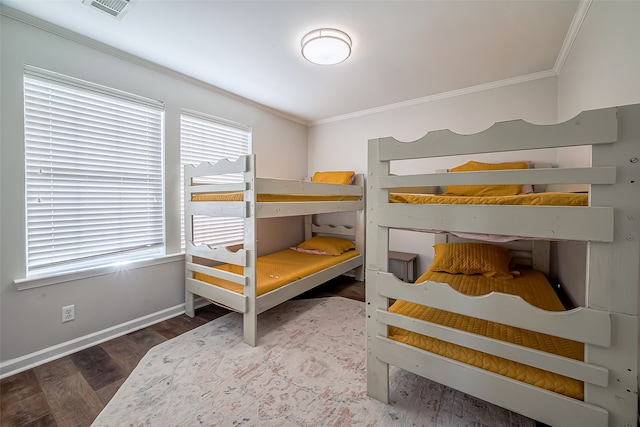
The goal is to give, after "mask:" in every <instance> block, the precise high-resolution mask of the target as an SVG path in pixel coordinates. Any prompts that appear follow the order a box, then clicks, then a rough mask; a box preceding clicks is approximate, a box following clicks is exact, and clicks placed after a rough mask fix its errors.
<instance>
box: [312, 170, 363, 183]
mask: <svg viewBox="0 0 640 427" xmlns="http://www.w3.org/2000/svg"><path fill="white" fill-rule="evenodd" d="M353 175H355V172H354V171H331V172H316V173H314V174H313V178H312V179H311V180H312V181H313V182H324V183H325V184H351V181H352V180H353Z"/></svg>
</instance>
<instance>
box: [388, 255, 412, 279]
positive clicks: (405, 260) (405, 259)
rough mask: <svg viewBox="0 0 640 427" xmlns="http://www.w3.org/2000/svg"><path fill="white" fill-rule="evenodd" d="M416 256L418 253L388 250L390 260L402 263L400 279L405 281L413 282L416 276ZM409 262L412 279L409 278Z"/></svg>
mask: <svg viewBox="0 0 640 427" xmlns="http://www.w3.org/2000/svg"><path fill="white" fill-rule="evenodd" d="M416 258H418V254H410V253H407V252H396V251H389V259H390V260H394V261H400V262H401V263H402V277H400V279H402V280H403V281H405V282H409V283H413V282H415V281H416V279H417V278H418V263H417V260H416ZM409 264H411V266H412V273H413V276H412V277H411V279H412V280H409Z"/></svg>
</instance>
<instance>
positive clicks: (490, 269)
mask: <svg viewBox="0 0 640 427" xmlns="http://www.w3.org/2000/svg"><path fill="white" fill-rule="evenodd" d="M433 248H434V249H435V259H434V260H433V264H432V265H431V267H429V269H430V270H431V271H443V272H446V273H451V274H459V273H462V274H482V275H483V276H486V277H494V278H496V279H513V275H512V274H511V272H510V271H509V263H510V262H511V254H510V253H509V250H508V249H507V248H503V247H502V246H496V245H491V244H489V243H442V244H438V245H435V246H434V247H433Z"/></svg>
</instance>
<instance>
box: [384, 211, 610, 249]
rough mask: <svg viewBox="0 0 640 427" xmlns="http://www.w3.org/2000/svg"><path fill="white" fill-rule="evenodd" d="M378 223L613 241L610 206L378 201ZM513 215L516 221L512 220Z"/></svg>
mask: <svg viewBox="0 0 640 427" xmlns="http://www.w3.org/2000/svg"><path fill="white" fill-rule="evenodd" d="M377 209H378V211H379V212H378V217H379V220H378V225H379V226H384V227H395V228H408V229H413V228H415V229H424V230H448V231H458V232H466V233H486V234H502V235H511V236H527V237H536V238H543V239H550V240H590V241H601V242H611V241H612V240H613V208H610V207H586V206H582V207H577V206H495V205H409V204H402V203H382V204H379V205H378V207H377ZM514 218H517V219H518V220H517V221H514V220H513V219H514Z"/></svg>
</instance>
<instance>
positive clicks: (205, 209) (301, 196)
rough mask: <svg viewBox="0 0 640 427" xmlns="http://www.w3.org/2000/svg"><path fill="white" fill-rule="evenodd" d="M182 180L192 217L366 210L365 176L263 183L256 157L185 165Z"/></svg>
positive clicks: (282, 180) (297, 214)
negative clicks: (258, 172)
mask: <svg viewBox="0 0 640 427" xmlns="http://www.w3.org/2000/svg"><path fill="white" fill-rule="evenodd" d="M327 174H331V173H327ZM184 176H185V206H186V208H187V210H188V214H191V215H206V216H226V217H239V218H251V217H253V218H275V217H285V216H299V215H313V214H321V213H332V212H349V211H359V210H363V209H364V186H363V178H362V175H353V177H350V176H348V175H347V174H345V173H343V172H336V173H335V175H334V176H335V177H337V179H336V180H334V181H335V182H341V183H332V182H331V181H332V179H333V178H329V179H326V176H325V177H323V179H322V180H321V181H324V182H315V181H305V180H298V181H296V180H284V179H273V178H259V177H257V176H256V160H255V155H245V156H240V157H239V158H238V159H237V160H234V161H230V160H227V159H223V160H220V161H218V162H216V163H208V162H204V163H200V164H199V165H185V168H184Z"/></svg>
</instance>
